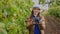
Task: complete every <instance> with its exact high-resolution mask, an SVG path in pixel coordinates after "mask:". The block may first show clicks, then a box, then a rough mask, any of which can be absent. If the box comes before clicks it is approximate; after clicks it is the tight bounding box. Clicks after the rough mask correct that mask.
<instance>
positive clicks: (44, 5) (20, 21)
mask: <svg viewBox="0 0 60 34" xmlns="http://www.w3.org/2000/svg"><path fill="white" fill-rule="evenodd" d="M34 5H40V8H41V14H42V15H43V16H44V17H45V19H46V21H47V22H48V23H51V24H52V23H53V24H54V25H53V24H52V25H50V24H49V25H50V26H48V25H47V23H46V28H48V27H51V26H52V27H53V28H52V27H51V29H52V31H49V29H46V30H45V32H47V31H49V32H48V33H46V34H49V33H50V34H51V33H53V34H60V33H59V32H60V0H0V34H28V33H29V32H28V30H27V29H26V23H25V20H26V18H27V17H28V16H29V15H30V14H31V8H32V7H33V6H34ZM47 18H49V19H47ZM53 29H54V30H53ZM53 31H54V32H53Z"/></svg>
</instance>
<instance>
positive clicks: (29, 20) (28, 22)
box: [26, 18, 31, 29]
mask: <svg viewBox="0 0 60 34" xmlns="http://www.w3.org/2000/svg"><path fill="white" fill-rule="evenodd" d="M30 25H31V19H30V18H27V19H26V27H27V29H28V28H29V26H30Z"/></svg>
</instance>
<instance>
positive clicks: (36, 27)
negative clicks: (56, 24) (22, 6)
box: [26, 6, 45, 34]
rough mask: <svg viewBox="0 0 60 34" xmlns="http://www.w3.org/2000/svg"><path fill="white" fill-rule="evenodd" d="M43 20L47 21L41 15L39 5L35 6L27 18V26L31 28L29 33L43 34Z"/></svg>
mask: <svg viewBox="0 0 60 34" xmlns="http://www.w3.org/2000/svg"><path fill="white" fill-rule="evenodd" d="M42 21H45V20H44V18H43V17H42V16H40V8H39V6H34V7H33V9H32V12H31V15H30V16H29V17H28V18H27V20H26V27H27V29H28V30H29V34H42V33H44V32H42V30H44V28H43V24H42Z"/></svg>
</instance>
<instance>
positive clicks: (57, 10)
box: [48, 6, 60, 18]
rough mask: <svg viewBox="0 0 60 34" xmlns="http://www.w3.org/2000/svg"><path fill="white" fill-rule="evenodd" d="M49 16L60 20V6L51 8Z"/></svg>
mask: <svg viewBox="0 0 60 34" xmlns="http://www.w3.org/2000/svg"><path fill="white" fill-rule="evenodd" d="M48 14H49V15H51V16H55V17H58V18H60V6H58V7H51V8H50V9H49V10H48Z"/></svg>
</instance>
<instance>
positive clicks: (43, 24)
mask: <svg viewBox="0 0 60 34" xmlns="http://www.w3.org/2000/svg"><path fill="white" fill-rule="evenodd" d="M41 22H42V26H43V28H44V29H45V18H44V16H42V19H41Z"/></svg>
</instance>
